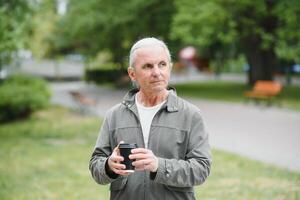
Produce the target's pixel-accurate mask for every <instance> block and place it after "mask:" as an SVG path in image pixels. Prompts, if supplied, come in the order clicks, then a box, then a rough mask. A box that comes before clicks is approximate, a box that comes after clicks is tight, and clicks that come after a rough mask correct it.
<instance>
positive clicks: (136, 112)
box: [89, 38, 211, 200]
mask: <svg viewBox="0 0 300 200" xmlns="http://www.w3.org/2000/svg"><path fill="white" fill-rule="evenodd" d="M171 68H172V64H171V56H170V52H169V50H168V48H167V46H166V45H165V43H164V42H162V41H161V40H158V39H156V38H144V39H141V40H139V41H138V42H136V43H135V44H134V45H133V46H132V48H131V51H130V57H129V68H128V75H129V77H130V79H131V80H132V82H133V83H134V84H135V86H136V88H135V89H133V90H131V91H129V92H128V93H127V95H126V96H125V97H124V99H123V101H122V103H120V104H118V105H116V106H114V107H113V108H112V109H111V110H110V111H108V113H107V116H106V118H105V120H104V122H103V125H102V127H101V130H100V134H99V137H98V139H97V142H96V146H95V149H94V152H93V154H92V158H91V160H90V165H89V166H90V171H91V174H92V176H93V178H94V179H95V181H96V182H98V183H99V184H108V183H110V191H111V194H110V199H124V200H135V199H137V200H146V199H147V200H161V199H167V200H170V199H181V200H183V199H195V195H194V189H193V186H195V185H199V184H202V183H203V182H204V181H205V179H206V178H207V177H208V175H209V173H210V166H211V153H210V146H209V143H208V133H207V132H206V130H205V127H204V123H203V119H202V117H201V114H200V111H199V109H198V108H197V107H196V106H193V105H191V104H190V103H188V102H187V101H185V100H183V99H181V98H179V97H177V95H176V92H175V90H174V89H173V88H170V87H169V86H168V82H169V79H170V72H171ZM122 141H124V142H126V143H136V144H137V145H138V148H136V149H133V150H132V151H131V155H130V156H129V158H130V159H131V160H133V163H132V165H133V166H135V171H134V173H130V172H128V171H127V170H125V165H124V164H122V163H121V162H122V161H123V159H124V158H123V157H122V156H121V155H120V153H119V149H118V145H119V143H120V142H122Z"/></svg>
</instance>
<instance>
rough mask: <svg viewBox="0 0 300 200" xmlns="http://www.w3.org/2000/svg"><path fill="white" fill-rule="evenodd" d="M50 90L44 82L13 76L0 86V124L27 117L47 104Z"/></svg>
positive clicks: (28, 77) (37, 79)
mask: <svg viewBox="0 0 300 200" xmlns="http://www.w3.org/2000/svg"><path fill="white" fill-rule="evenodd" d="M49 100H50V89H49V88H48V85H47V83H46V81H44V80H42V79H39V78H35V77H30V76H25V75H15V76H12V77H10V78H8V79H7V80H5V81H4V82H3V83H2V84H1V85H0V122H3V121H10V120H15V119H18V118H24V117H28V116H29V115H30V114H31V113H32V112H34V111H36V110H39V109H42V108H45V107H46V106H47V105H48V104H49Z"/></svg>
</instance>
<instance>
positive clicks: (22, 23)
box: [0, 0, 31, 69]
mask: <svg viewBox="0 0 300 200" xmlns="http://www.w3.org/2000/svg"><path fill="white" fill-rule="evenodd" d="M30 16H31V8H30V6H29V3H28V1H24V0H10V1H7V0H0V19H1V20H0V69H1V66H2V65H3V64H6V63H8V62H9V61H10V60H11V54H12V53H13V52H14V51H17V50H18V49H21V48H24V47H25V46H26V42H27V41H28V39H29V33H30V26H31V21H30Z"/></svg>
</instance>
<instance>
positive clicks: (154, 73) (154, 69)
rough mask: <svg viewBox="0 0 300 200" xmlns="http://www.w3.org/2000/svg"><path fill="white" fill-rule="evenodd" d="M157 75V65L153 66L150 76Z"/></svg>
mask: <svg viewBox="0 0 300 200" xmlns="http://www.w3.org/2000/svg"><path fill="white" fill-rule="evenodd" d="M159 74H160V69H159V67H158V65H154V66H153V68H152V75H153V76H158V75H159Z"/></svg>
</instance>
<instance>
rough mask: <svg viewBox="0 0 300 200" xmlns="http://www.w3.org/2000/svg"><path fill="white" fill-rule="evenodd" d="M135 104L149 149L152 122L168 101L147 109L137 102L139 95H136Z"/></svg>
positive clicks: (146, 145)
mask: <svg viewBox="0 0 300 200" xmlns="http://www.w3.org/2000/svg"><path fill="white" fill-rule="evenodd" d="M135 102H136V105H137V109H138V113H139V117H140V122H141V126H142V131H143V136H144V143H145V147H146V148H148V139H149V132H150V127H151V124H152V120H153V118H154V115H155V114H156V113H157V112H158V110H159V109H160V108H161V106H162V105H163V104H164V103H165V102H166V101H163V102H161V103H160V104H157V105H155V106H152V107H145V106H143V105H142V104H140V103H139V101H138V100H137V95H135Z"/></svg>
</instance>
